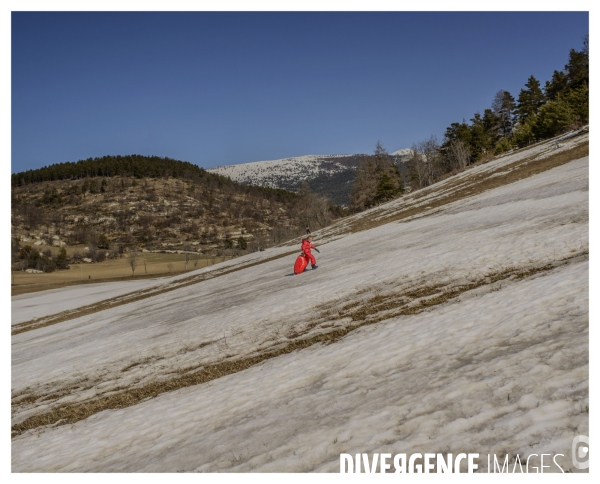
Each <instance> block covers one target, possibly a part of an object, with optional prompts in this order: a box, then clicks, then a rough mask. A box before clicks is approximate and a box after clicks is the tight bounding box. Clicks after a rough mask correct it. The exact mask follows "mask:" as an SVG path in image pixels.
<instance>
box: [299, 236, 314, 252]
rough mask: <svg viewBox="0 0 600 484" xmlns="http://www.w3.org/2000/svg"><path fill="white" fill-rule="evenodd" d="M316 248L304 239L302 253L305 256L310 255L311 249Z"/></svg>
mask: <svg viewBox="0 0 600 484" xmlns="http://www.w3.org/2000/svg"><path fill="white" fill-rule="evenodd" d="M314 248H315V246H314V245H312V244H311V243H310V242H309V241H308V240H306V239H302V252H304V253H305V254H310V249H314Z"/></svg>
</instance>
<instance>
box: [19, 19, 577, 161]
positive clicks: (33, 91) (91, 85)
mask: <svg viewBox="0 0 600 484" xmlns="http://www.w3.org/2000/svg"><path fill="white" fill-rule="evenodd" d="M588 19H589V17H588V14H587V13H586V12H583V13H581V12H580V13H574V12H571V13H569V12H555V13H549V12H515V13H508V12H504V13H503V12H489V13H460V12H450V13H442V12H439V13H427V12H416V13H412V12H370V13H364V12H360V13H349V12H328V13H326V12H320V13H319V12H317V13H313V12H300V13H298V12H294V13H281V12H266V13H260V12H249V13H241V12H238V13H209V12H182V13H175V12H152V13H150V12H123V13H121V12H89V13H74V12H73V13H69V12H66V13H65V12H33V13H28V12H13V14H12V140H11V141H12V160H11V161H12V172H13V173H14V172H18V171H22V170H27V169H30V168H37V167H41V166H45V165H49V164H52V163H58V162H63V161H76V160H79V159H84V158H88V157H96V156H103V155H108V154H111V155H116V154H131V153H139V154H144V155H158V156H168V157H171V158H175V159H180V160H185V161H190V162H192V163H196V164H198V165H200V166H202V167H205V168H209V167H212V166H217V165H223V164H234V163H244V162H250V161H258V160H268V159H277V158H285V157H290V156H300V155H305V154H339V153H370V152H372V151H373V148H374V147H375V143H376V142H377V140H381V141H382V143H383V145H384V146H385V147H386V148H387V149H388V150H389V151H394V150H397V149H400V148H405V147H410V146H411V145H412V143H413V142H415V141H419V140H421V139H424V138H427V137H429V135H431V134H436V135H437V136H438V137H440V138H441V137H442V136H443V133H444V131H445V128H446V127H447V126H448V125H449V124H450V123H452V122H454V121H461V120H462V119H463V118H466V119H467V120H468V119H469V118H471V117H472V115H473V114H474V113H475V112H476V111H483V109H485V108H487V107H489V106H490V105H491V102H492V98H493V96H494V94H495V92H496V91H498V90H499V89H505V90H508V91H510V92H511V93H512V94H513V95H514V96H515V97H517V95H518V92H519V90H520V89H521V88H522V87H523V86H524V84H525V82H526V81H527V78H528V77H529V76H530V75H534V76H535V77H536V78H538V79H539V80H540V81H541V82H542V84H543V83H544V82H545V81H546V80H548V79H549V78H550V77H551V75H552V72H553V70H554V69H561V68H562V67H563V66H564V64H565V63H566V62H567V58H568V52H569V49H570V48H576V49H581V46H582V37H583V36H584V35H585V34H587V33H588Z"/></svg>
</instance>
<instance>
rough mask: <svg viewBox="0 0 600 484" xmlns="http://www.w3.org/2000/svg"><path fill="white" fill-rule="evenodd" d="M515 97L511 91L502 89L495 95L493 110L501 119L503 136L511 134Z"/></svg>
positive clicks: (501, 133) (500, 127)
mask: <svg viewBox="0 0 600 484" xmlns="http://www.w3.org/2000/svg"><path fill="white" fill-rule="evenodd" d="M515 106H516V105H515V98H514V97H512V95H511V94H510V92H508V91H505V90H503V89H500V90H499V91H498V92H497V93H496V95H495V96H494V100H493V102H492V110H493V112H494V114H495V115H496V116H497V117H498V120H499V134H500V136H501V137H503V138H504V137H506V136H510V135H511V133H512V130H513V125H514V111H515Z"/></svg>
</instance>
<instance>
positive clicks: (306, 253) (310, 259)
mask: <svg viewBox="0 0 600 484" xmlns="http://www.w3.org/2000/svg"><path fill="white" fill-rule="evenodd" d="M304 255H305V256H306V258H307V259H308V262H310V263H311V264H312V265H313V266H314V265H317V261H316V260H315V256H314V255H312V254H311V253H310V252H308V251H306V250H305V251H304Z"/></svg>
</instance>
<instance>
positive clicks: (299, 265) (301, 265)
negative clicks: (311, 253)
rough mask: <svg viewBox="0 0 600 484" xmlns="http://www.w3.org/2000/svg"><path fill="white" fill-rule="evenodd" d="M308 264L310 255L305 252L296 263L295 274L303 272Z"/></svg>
mask: <svg viewBox="0 0 600 484" xmlns="http://www.w3.org/2000/svg"><path fill="white" fill-rule="evenodd" d="M307 265H308V257H306V256H305V255H304V254H300V255H299V256H298V258H297V259H296V263H295V264H294V274H302V273H303V272H304V269H306V266H307Z"/></svg>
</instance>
